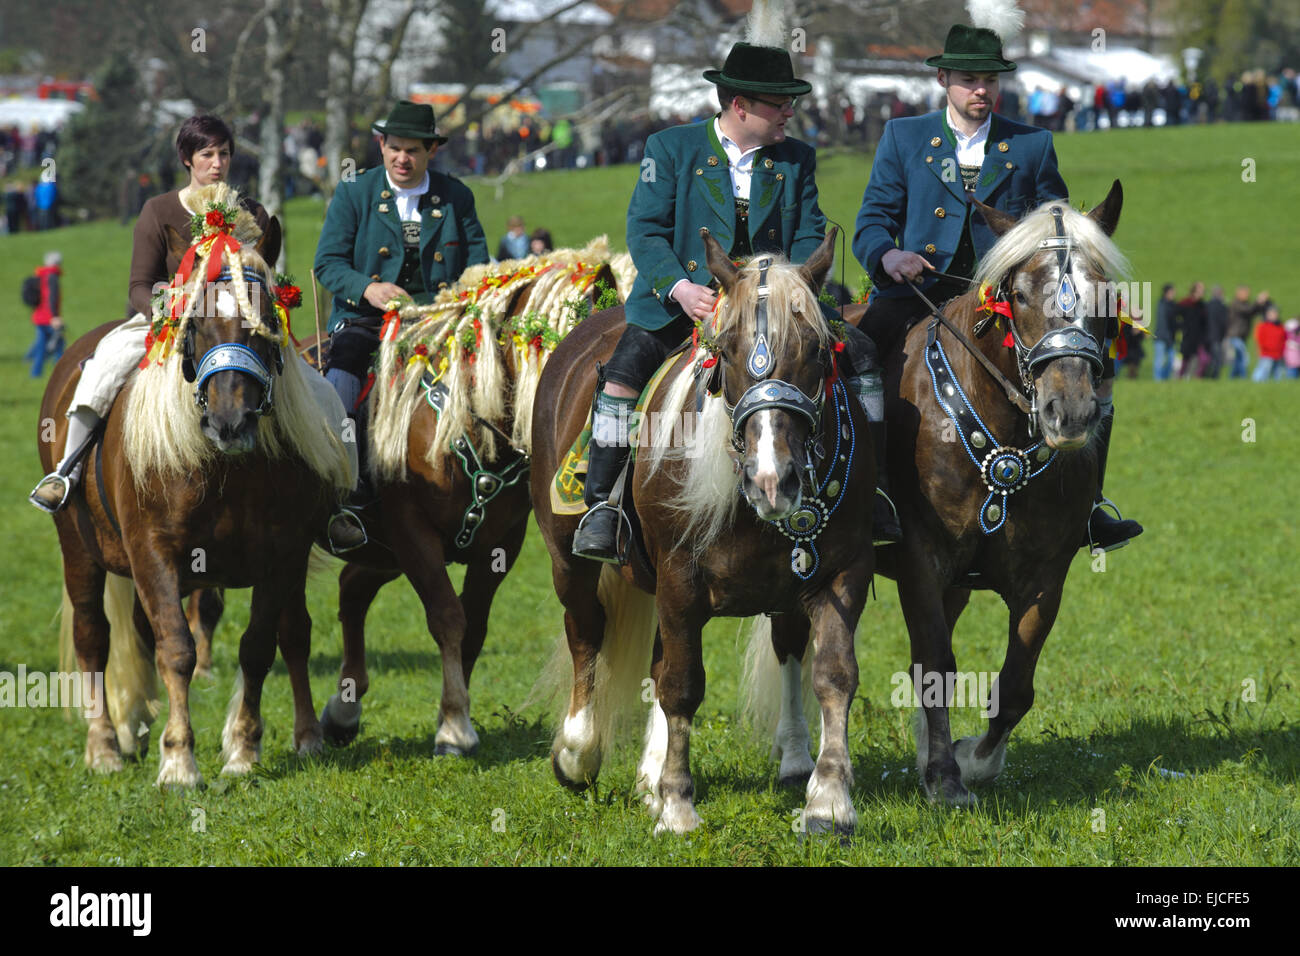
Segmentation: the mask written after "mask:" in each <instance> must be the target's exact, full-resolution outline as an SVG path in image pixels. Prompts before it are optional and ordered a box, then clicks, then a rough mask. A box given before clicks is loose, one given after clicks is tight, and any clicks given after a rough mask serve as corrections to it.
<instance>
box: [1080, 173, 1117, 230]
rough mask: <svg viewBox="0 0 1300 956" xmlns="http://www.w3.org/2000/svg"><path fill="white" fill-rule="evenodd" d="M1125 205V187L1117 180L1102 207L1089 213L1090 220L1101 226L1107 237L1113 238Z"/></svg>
mask: <svg viewBox="0 0 1300 956" xmlns="http://www.w3.org/2000/svg"><path fill="white" fill-rule="evenodd" d="M1123 205H1124V187H1123V186H1121V185H1120V184H1119V180H1118V179H1117V180H1115V183H1114V185H1112V186H1111V187H1110V192H1109V193H1107V194H1106V198H1105V199H1103V200H1102V202H1101V205H1100V206H1098V207H1097V208H1096V209H1094V210H1093V211H1092V212H1090V213H1088V218H1089V219H1091V220H1093V221H1094V222H1095V223H1097V225H1099V226H1101V231H1102V232H1104V233H1105V234H1106V235H1107V236H1113V235H1114V234H1115V229H1116V227H1117V226H1118V225H1119V211H1120V208H1121V207H1122V206H1123Z"/></svg>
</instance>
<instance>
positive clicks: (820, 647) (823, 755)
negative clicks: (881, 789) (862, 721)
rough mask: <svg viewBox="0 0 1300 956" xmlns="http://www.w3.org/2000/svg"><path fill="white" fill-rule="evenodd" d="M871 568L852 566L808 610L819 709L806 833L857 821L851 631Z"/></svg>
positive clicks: (847, 829)
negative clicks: (851, 735)
mask: <svg viewBox="0 0 1300 956" xmlns="http://www.w3.org/2000/svg"><path fill="white" fill-rule="evenodd" d="M869 568H870V566H869V565H868V566H867V568H862V567H860V566H858V567H851V568H848V569H846V570H844V571H842V572H841V573H840V574H838V575H836V576H835V578H834V579H833V580H832V581H831V582H830V584H829V585H828V587H827V588H825V589H824V590H823V591H822V593H821V594H820V595H818V597H819V601H818V604H817V606H815V607H814V608H813V609H812V627H813V635H814V640H815V641H816V647H817V653H816V656H815V657H814V658H813V689H814V690H815V691H816V692H817V700H818V702H819V703H820V704H821V710H822V734H821V748H820V750H819V751H818V754H817V766H816V769H815V770H814V771H813V775H812V777H811V778H810V779H809V780H808V799H807V803H806V804H805V806H804V814H803V821H804V827H805V829H806V831H807V832H808V833H830V832H832V831H833V832H835V833H836V834H839V835H840V836H841V837H848V836H851V835H852V834H853V831H854V829H856V827H857V823H858V817H857V814H856V813H855V812H854V810H853V798H852V796H851V795H850V793H849V790H850V788H851V787H852V786H853V765H852V763H851V761H850V760H849V705H850V704H851V703H852V702H853V695H854V694H855V693H857V689H858V661H857V658H856V657H855V656H854V653H853V633H854V631H856V630H857V627H858V618H859V617H861V615H862V607H863V605H864V604H866V600H867V583H868V581H869V580H870V570H869Z"/></svg>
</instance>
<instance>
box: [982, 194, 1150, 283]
mask: <svg viewBox="0 0 1300 956" xmlns="http://www.w3.org/2000/svg"><path fill="white" fill-rule="evenodd" d="M1053 208H1060V209H1061V211H1062V219H1061V223H1062V225H1063V226H1064V228H1065V233H1066V235H1067V236H1069V237H1070V239H1071V240H1072V242H1073V244H1074V246H1073V248H1074V251H1076V252H1077V253H1079V255H1081V256H1083V257H1084V258H1085V259H1087V261H1088V263H1089V264H1090V265H1091V266H1092V267H1093V268H1094V269H1095V270H1097V271H1098V272H1100V273H1101V274H1102V275H1103V276H1105V277H1106V278H1108V279H1117V278H1119V277H1121V276H1126V275H1128V274H1129V271H1130V269H1129V262H1128V259H1127V258H1126V257H1125V256H1124V253H1122V252H1120V250H1119V247H1118V246H1117V245H1115V243H1114V242H1112V241H1111V239H1110V237H1109V236H1107V235H1106V233H1105V231H1103V230H1102V228H1101V226H1100V225H1099V224H1098V223H1097V222H1096V221H1095V220H1092V219H1089V218H1088V217H1087V216H1086V215H1085V214H1084V213H1081V212H1079V211H1078V210H1077V209H1073V208H1071V206H1070V204H1069V203H1068V202H1066V201H1065V200H1064V199H1053V200H1050V201H1049V202H1045V203H1043V204H1042V205H1041V206H1039V207H1038V208H1037V209H1035V210H1034V211H1033V212H1031V213H1029V214H1028V215H1027V216H1025V218H1024V219H1021V220H1020V221H1019V222H1018V223H1016V224H1015V226H1013V227H1012V228H1011V229H1010V230H1009V231H1008V232H1006V233H1004V234H1003V235H1002V236H1001V237H999V239H998V241H997V242H996V243H994V244H993V248H992V249H990V250H989V252H988V255H986V256H985V257H984V258H983V259H982V260H981V261H980V264H979V268H978V269H976V271H975V282H976V288H978V287H979V285H980V284H982V283H986V282H987V283H988V284H989V285H991V286H993V288H997V287H998V285H999V284H1000V283H1001V282H1002V280H1003V279H1005V278H1006V277H1007V276H1008V275H1009V274H1011V272H1013V271H1014V270H1015V269H1016V268H1017V267H1019V266H1021V265H1023V264H1024V263H1026V262H1028V261H1029V260H1030V259H1032V258H1033V257H1034V256H1035V255H1037V254H1038V251H1039V247H1038V244H1039V242H1041V241H1042V240H1044V239H1048V238H1050V237H1052V236H1055V235H1056V224H1055V220H1054V219H1053V217H1052V209H1053Z"/></svg>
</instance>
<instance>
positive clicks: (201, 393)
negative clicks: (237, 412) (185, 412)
mask: <svg viewBox="0 0 1300 956" xmlns="http://www.w3.org/2000/svg"><path fill="white" fill-rule="evenodd" d="M241 271H242V273H243V277H244V281H245V282H255V283H257V284H258V285H260V286H261V287H262V289H263V290H264V292H265V294H266V295H269V296H274V294H275V293H274V291H273V290H272V289H271V287H270V286H269V285H267V282H266V279H265V278H264V277H263V276H262V274H261V273H260V272H258V271H257V270H256V269H251V268H249V267H248V266H244V267H243V268H242V270H241ZM231 278H232V275H231V272H230V269H229V267H226V268H223V269H222V270H221V273H220V274H219V275H218V276H217V277H216V279H214V280H213V282H229V281H230V280H231ZM211 284H212V283H209V285H211ZM245 319H246V321H249V322H252V321H255V317H253V316H246V317H245ZM274 356H275V375H279V374H280V373H281V372H283V371H284V354H283V351H282V350H281V347H280V343H279V342H276V343H275V346H274ZM181 357H182V361H181V373H182V374H183V375H184V376H185V381H187V382H194V383H195V385H194V404H195V405H197V406H198V408H199V411H200V412H206V411H207V410H208V390H207V383H208V379H210V378H212V376H213V375H216V374H217V373H218V372H240V373H242V374H244V375H247V376H249V377H251V378H252V379H254V380H255V381H256V382H257V383H258V384H259V385H261V386H262V402H261V404H259V405H258V406H257V408H256V409H254V410H253V414H254V415H256V416H258V417H259V418H260V417H261V416H262V415H265V414H268V413H269V412H270V411H271V409H272V406H273V402H272V398H271V386H272V384H273V382H274V381H275V377H274V375H272V373H271V371H270V369H268V368H267V367H266V363H265V362H263V361H262V359H261V356H259V355H258V354H257V353H256V352H254V351H253V350H252V349H250V348H249V347H248V346H247V345H242V344H240V343H238V342H221V343H218V344H217V345H214V346H213V347H212V348H210V349H208V351H207V352H205V353H204V355H203V358H202V359H201V360H200V361H199V364H198V366H197V368H196V367H195V364H194V321H193V319H192V318H191V320H190V321H189V322H188V323H187V326H186V329H185V336H184V339H183V340H182V343H181Z"/></svg>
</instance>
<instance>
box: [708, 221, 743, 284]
mask: <svg viewBox="0 0 1300 956" xmlns="http://www.w3.org/2000/svg"><path fill="white" fill-rule="evenodd" d="M700 238H702V239H703V240H704V261H705V262H707V263H708V265H709V271H710V272H711V273H713V275H714V277H715V278H717V280H718V283H719V284H720V285H721V286H722V291H723V292H728V293H729V292H731V288H732V286H734V285H735V284H736V280H737V279H739V278H740V270H739V269H737V268H736V267H735V265H734V264H732V261H731V257H730V256H728V255H727V254H726V253H725V252H723V251H722V246H720V245H718V240H716V239H714V238H713V236H712V235H710V234H709V230H708V229H701V230H700Z"/></svg>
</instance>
